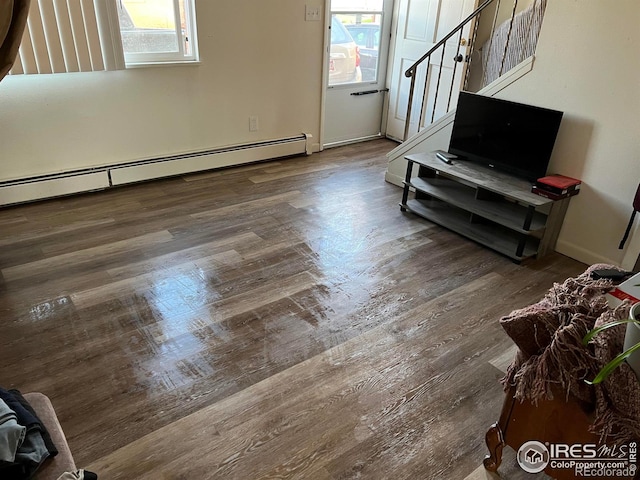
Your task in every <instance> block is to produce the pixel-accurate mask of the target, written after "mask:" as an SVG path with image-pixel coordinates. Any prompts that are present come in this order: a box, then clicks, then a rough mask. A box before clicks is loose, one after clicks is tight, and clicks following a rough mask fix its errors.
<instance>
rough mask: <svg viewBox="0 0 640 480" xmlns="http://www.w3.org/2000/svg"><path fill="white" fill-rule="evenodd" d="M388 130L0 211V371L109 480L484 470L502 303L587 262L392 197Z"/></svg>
mask: <svg viewBox="0 0 640 480" xmlns="http://www.w3.org/2000/svg"><path fill="white" fill-rule="evenodd" d="M394 146H395V144H394V143H392V142H390V141H387V140H377V141H372V142H367V143H364V144H359V145H352V146H346V147H340V148H335V149H331V150H327V151H325V152H322V153H320V154H314V155H312V156H310V157H299V158H292V159H284V160H279V161H277V162H268V163H261V164H256V165H250V166H245V167H239V168H233V169H226V170H221V171H215V172H207V173H202V174H197V175H191V176H186V177H180V178H173V179H168V180H162V181H155V182H149V183H144V184H139V185H134V186H130V187H124V188H118V189H112V190H109V191H105V192H99V193H94V194H87V195H81V196H75V197H69V198H64V199H57V200H51V201H47V202H39V203H34V204H29V205H24V206H18V207H12V208H5V209H2V210H0V273H1V278H0V315H1V317H0V322H1V325H2V334H1V336H0V352H1V356H2V363H1V366H0V385H2V386H4V387H7V388H18V389H20V390H21V391H23V392H29V391H41V392H44V393H45V394H47V395H48V396H49V397H50V398H51V400H52V402H53V404H54V406H55V408H56V410H57V412H58V415H59V418H60V421H61V423H62V425H63V428H64V429H65V433H66V434H67V437H68V440H69V443H70V446H71V449H72V451H73V452H74V456H75V458H76V463H77V464H78V466H79V467H86V468H88V469H89V470H92V471H96V472H97V473H99V474H100V478H101V479H165V478H166V479H187V478H189V479H191V478H224V479H227V478H237V479H262V478H279V479H283V478H310V479H360V478H362V479H364V478H366V479H378V478H380V479H386V478H394V479H405V478H406V479H455V480H459V479H464V478H465V477H467V476H468V475H475V476H474V477H473V478H488V477H486V476H484V474H483V473H482V472H481V471H478V470H477V468H478V466H479V465H480V463H481V461H482V458H483V457H484V455H485V447H484V433H485V431H486V429H487V427H488V426H489V425H490V424H491V423H493V422H494V421H496V420H497V418H498V415H499V411H500V408H501V404H502V391H501V387H500V385H499V384H498V379H499V378H500V377H501V375H502V372H501V369H502V368H504V363H505V352H507V351H508V350H509V348H511V346H512V344H511V342H510V340H509V339H508V338H507V337H506V335H505V334H504V333H503V332H502V330H501V328H500V326H499V324H498V319H499V318H500V316H502V315H505V314H507V313H509V312H510V311H511V310H513V309H514V308H518V307H522V306H524V305H527V304H530V303H532V302H534V301H536V300H538V299H539V298H540V297H541V296H542V295H543V293H544V292H545V291H546V290H547V289H548V288H549V287H550V286H551V285H552V283H553V282H554V281H561V280H563V279H564V278H566V277H568V276H572V275H575V274H577V273H579V272H581V271H583V270H584V268H585V265H583V264H580V263H578V262H576V261H573V260H571V259H568V258H566V257H563V256H561V255H558V254H553V255H551V256H549V257H546V258H544V259H542V260H539V261H537V262H533V263H530V264H529V265H525V266H519V265H515V264H514V263H512V262H511V261H510V260H508V259H506V258H503V257H501V256H499V255H497V254H495V253H494V252H492V251H490V250H487V249H485V248H483V247H481V246H479V245H477V244H475V243H473V242H469V241H467V240H465V239H463V238H461V237H459V236H457V235H455V234H453V233H451V232H448V231H446V230H444V229H442V228H440V227H437V226H435V225H433V224H431V223H429V222H427V221H424V220H421V219H419V218H417V217H415V216H412V215H410V214H402V213H401V212H400V210H399V207H398V202H399V200H400V196H401V190H400V189H398V188H397V187H394V186H392V185H389V184H387V183H385V182H384V171H385V169H386V157H385V154H386V152H388V151H389V150H390V149H391V148H393V147H394ZM507 356H508V354H507ZM508 463H509V462H506V465H505V466H504V472H510V473H503V476H505V475H509V476H505V477H504V478H524V477H520V476H519V475H520V474H519V473H518V471H517V469H516V468H515V467H513V465H509V464H508ZM474 472H475V473H474ZM470 478H471V477H470Z"/></svg>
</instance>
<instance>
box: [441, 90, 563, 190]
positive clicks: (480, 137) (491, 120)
mask: <svg viewBox="0 0 640 480" xmlns="http://www.w3.org/2000/svg"><path fill="white" fill-rule="evenodd" d="M561 120H562V112H559V111H556V110H550V109H547V108H541V107H534V106H532V105H525V104H522V103H515V102H509V101H506V100H500V99H497V98H492V97H485V96H483V95H477V94H473V93H467V92H460V96H459V97H458V106H457V109H456V114H455V120H454V121H453V132H452V134H451V141H450V143H449V152H450V153H453V154H455V155H457V156H459V157H463V158H466V159H468V160H472V161H474V162H480V163H482V164H485V165H488V166H490V167H493V168H496V169H498V170H502V171H504V172H508V173H511V174H513V175H516V176H518V177H522V178H525V179H527V180H530V181H534V180H536V179H538V178H540V177H544V176H545V174H546V173H547V168H548V166H549V160H550V159H551V152H552V151H553V145H554V143H555V141H556V136H557V134H558V129H559V128H560V121H561Z"/></svg>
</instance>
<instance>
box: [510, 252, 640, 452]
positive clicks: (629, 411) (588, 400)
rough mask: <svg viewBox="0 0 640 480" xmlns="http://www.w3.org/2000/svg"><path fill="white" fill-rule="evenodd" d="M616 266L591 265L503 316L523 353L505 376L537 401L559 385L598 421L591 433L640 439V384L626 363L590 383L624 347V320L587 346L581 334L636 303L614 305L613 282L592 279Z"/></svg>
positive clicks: (623, 313) (518, 393) (619, 317)
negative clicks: (595, 273) (610, 299)
mask: <svg viewBox="0 0 640 480" xmlns="http://www.w3.org/2000/svg"><path fill="white" fill-rule="evenodd" d="M600 268H616V267H613V266H611V265H603V264H597V265H593V266H591V267H590V268H589V269H587V271H586V272H584V273H583V274H582V275H580V276H578V277H576V278H570V279H567V280H566V281H565V282H564V283H562V284H555V285H554V286H553V287H552V288H551V289H550V290H549V292H548V293H547V294H546V295H545V297H544V298H543V299H542V300H541V301H540V302H538V303H537V304H535V305H531V306H529V307H526V308H523V309H521V310H516V311H514V312H512V313H511V314H510V315H509V316H507V317H503V318H502V319H501V320H500V323H501V325H502V327H503V328H504V329H505V331H506V332H507V334H508V335H509V336H510V337H511V338H512V339H513V341H514V342H515V343H516V345H518V347H519V352H518V354H517V355H516V358H515V360H514V361H513V363H512V364H511V366H510V367H509V369H508V370H507V374H506V376H505V377H504V378H503V385H504V386H505V388H506V387H508V386H509V385H511V386H514V387H515V389H516V398H517V399H518V400H520V401H524V400H528V401H531V402H533V403H534V404H535V403H537V401H538V400H540V399H543V398H548V399H551V398H553V394H552V389H554V390H555V391H558V389H560V390H561V391H563V392H565V394H566V396H567V398H569V396H573V397H574V398H576V399H577V400H579V401H580V403H581V404H582V405H583V408H584V409H585V411H586V412H587V413H593V416H594V418H595V420H594V423H593V424H592V425H591V431H592V432H593V433H596V434H598V435H600V436H601V438H603V439H604V438H605V437H607V436H610V437H611V438H613V439H614V440H615V441H620V442H629V441H633V440H636V441H637V440H638V439H640V382H639V381H638V379H637V378H636V376H635V373H634V372H633V370H632V369H631V368H630V367H629V366H628V365H627V364H626V363H624V364H623V365H621V366H620V367H619V368H617V369H616V370H614V371H613V373H612V374H611V375H610V376H609V377H608V378H607V379H606V380H605V381H604V382H602V383H601V384H599V385H593V386H591V385H588V384H586V383H585V382H584V380H585V379H590V380H592V379H593V378H594V377H595V376H596V375H597V373H598V372H599V371H600V369H601V368H602V367H603V366H604V365H606V364H607V363H608V362H609V361H611V360H612V359H613V358H614V357H615V356H616V355H618V354H619V353H620V352H622V349H623V344H624V335H625V332H626V326H625V325H619V326H617V327H613V328H610V329H608V330H605V331H603V332H601V333H600V334H599V335H596V336H595V337H594V338H593V340H592V341H591V342H589V344H588V345H587V346H586V347H585V346H583V345H582V339H583V338H584V336H585V335H586V333H587V332H588V331H589V330H591V329H592V328H594V326H596V327H597V326H600V325H604V324H606V323H609V322H612V321H615V320H622V319H626V318H628V315H629V309H630V307H631V303H629V301H625V302H623V303H622V304H621V305H619V306H618V307H616V308H614V309H611V308H610V307H609V306H608V305H607V302H606V299H605V297H604V293H606V292H607V291H608V290H610V289H611V287H612V286H613V283H612V282H611V281H610V280H593V279H592V278H591V271H592V270H594V269H600Z"/></svg>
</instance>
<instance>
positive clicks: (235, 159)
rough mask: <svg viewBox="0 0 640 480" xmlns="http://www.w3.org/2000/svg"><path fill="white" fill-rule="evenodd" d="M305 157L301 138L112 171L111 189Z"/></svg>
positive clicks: (146, 163)
mask: <svg viewBox="0 0 640 480" xmlns="http://www.w3.org/2000/svg"><path fill="white" fill-rule="evenodd" d="M305 153H307V139H306V138H305V137H304V136H303V137H300V138H297V139H287V140H281V141H275V142H266V143H264V144H256V145H252V146H243V147H242V148H234V149H229V150H224V151H212V152H204V153H199V154H197V155H189V156H182V157H179V158H168V159H161V160H153V161H147V162H144V163H141V164H138V165H126V166H122V167H114V168H111V169H110V170H109V175H110V177H111V183H112V185H126V184H128V183H135V182H143V181H146V180H153V179H156V178H164V177H172V176H176V175H184V174H185V173H194V172H201V171H203V170H211V169H214V168H222V167H229V166H232V165H242V164H244V163H250V162H258V161H261V160H268V159H271V158H280V157H287V156H291V155H300V154H305Z"/></svg>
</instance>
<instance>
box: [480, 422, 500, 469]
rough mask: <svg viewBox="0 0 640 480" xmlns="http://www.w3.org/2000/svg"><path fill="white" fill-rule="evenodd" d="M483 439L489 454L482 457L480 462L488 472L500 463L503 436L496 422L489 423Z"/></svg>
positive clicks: (496, 467)
mask: <svg viewBox="0 0 640 480" xmlns="http://www.w3.org/2000/svg"><path fill="white" fill-rule="evenodd" d="M484 439H485V442H486V444H487V448H488V449H489V455H487V456H486V457H485V458H484V461H483V462H482V463H483V464H484V468H486V469H487V470H489V471H490V472H495V471H497V470H498V467H499V466H500V464H501V463H502V449H503V448H504V436H503V435H502V430H501V429H500V426H499V425H498V424H497V423H494V424H493V425H491V428H489V430H488V431H487V433H486V434H485V436H484Z"/></svg>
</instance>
